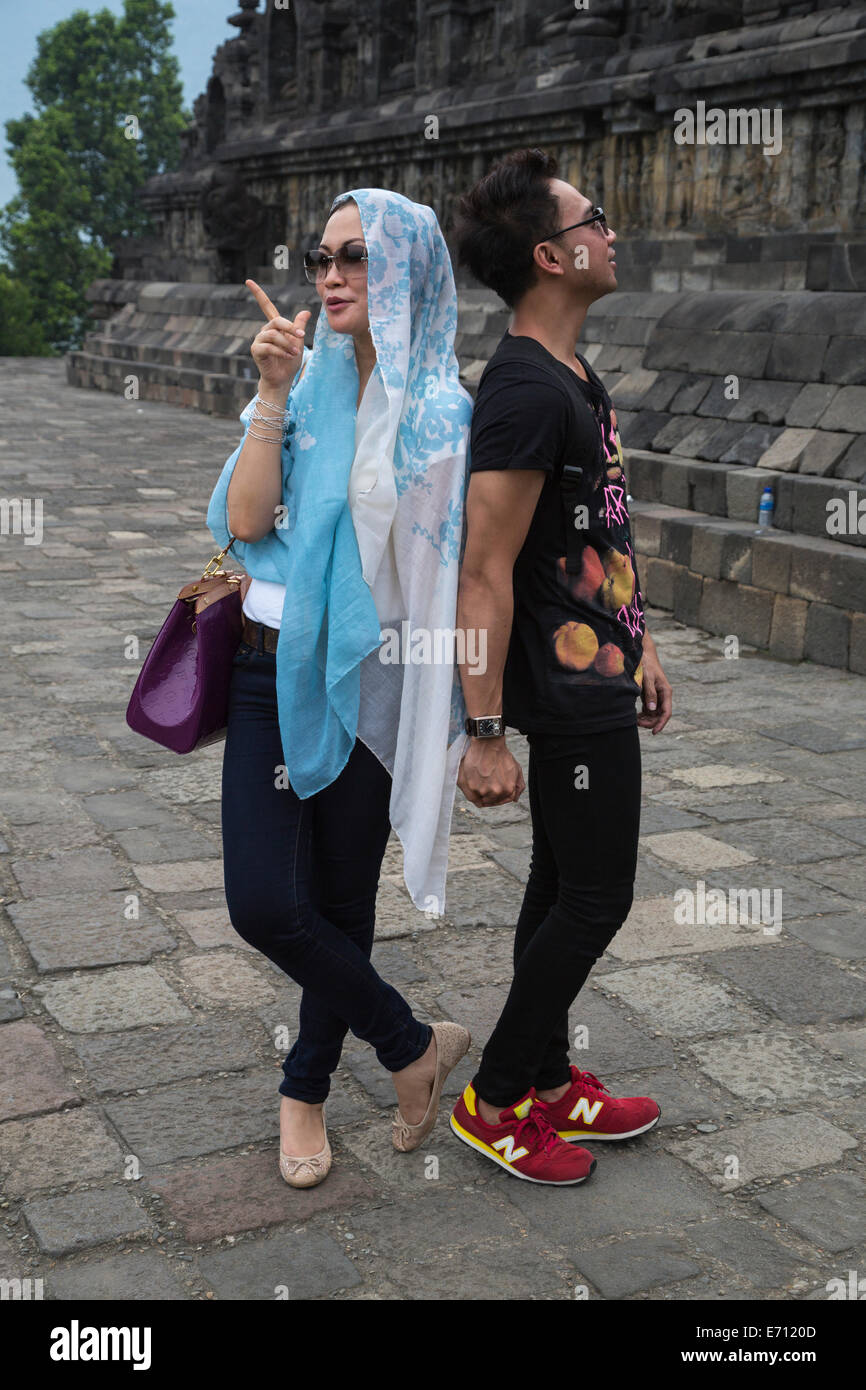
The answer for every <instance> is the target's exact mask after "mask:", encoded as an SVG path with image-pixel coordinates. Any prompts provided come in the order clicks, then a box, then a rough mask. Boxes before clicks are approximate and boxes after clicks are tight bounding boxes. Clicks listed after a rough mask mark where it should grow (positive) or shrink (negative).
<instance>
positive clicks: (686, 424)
mask: <svg viewBox="0 0 866 1390" xmlns="http://www.w3.org/2000/svg"><path fill="white" fill-rule="evenodd" d="M693 425H694V417H693V416H691V415H674V416H669V417H668V423H667V424H666V425H665V426H664V428H663V429H660V430H659V432H658V434H657V435H656V436H655V438H654V439H653V441H652V447H653V449H654V450H657V451H658V452H659V453H667V452H669V451H670V450H671V449H672V448H673V447H674V445H675V444H679V442H680V440H681V439H684V438H685V437H686V435H687V434H688V433H689V431H690V430H691V429H692V428H693Z"/></svg>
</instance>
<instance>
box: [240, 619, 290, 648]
mask: <svg viewBox="0 0 866 1390" xmlns="http://www.w3.org/2000/svg"><path fill="white" fill-rule="evenodd" d="M241 617H242V618H243V625H242V627H241V641H242V642H247V643H248V644H249V645H250V646H251V647H255V649H256V651H261V650H262V649H263V648H264V650H265V651H266V652H275V651H276V650H277V639H278V637H279V635H280V630H279V628H277V627H266V626H265V624H264V623H254V622H253V621H252V619H251V618H248V617H247V615H246V613H242V614H241ZM262 637H263V638H264V643H262V640H261V639H262Z"/></svg>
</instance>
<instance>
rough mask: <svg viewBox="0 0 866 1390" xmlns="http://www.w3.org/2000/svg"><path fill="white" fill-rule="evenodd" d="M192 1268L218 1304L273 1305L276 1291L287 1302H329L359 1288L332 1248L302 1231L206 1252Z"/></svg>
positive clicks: (319, 1235)
mask: <svg viewBox="0 0 866 1390" xmlns="http://www.w3.org/2000/svg"><path fill="white" fill-rule="evenodd" d="M197 1268H198V1271H199V1273H200V1274H201V1275H202V1277H203V1278H204V1279H206V1280H207V1282H208V1283H209V1284H210V1285H211V1287H212V1288H213V1290H214V1292H215V1293H216V1296H217V1298H218V1299H220V1300H226V1299H233V1300H243V1301H245V1302H248V1301H250V1300H252V1301H258V1302H265V1303H268V1302H270V1303H272V1302H273V1300H274V1298H275V1297H277V1294H278V1291H279V1290H280V1289H286V1290H287V1292H288V1297H289V1298H290V1299H321V1298H333V1297H334V1296H335V1295H336V1294H338V1293H341V1292H344V1291H345V1290H346V1289H353V1288H357V1286H358V1285H359V1284H360V1283H361V1276H360V1275H359V1273H358V1271H357V1270H356V1268H355V1266H354V1265H353V1264H352V1262H351V1260H349V1259H348V1258H347V1257H346V1255H344V1254H343V1251H342V1250H341V1249H340V1247H339V1245H338V1244H337V1242H336V1241H335V1240H333V1239H332V1238H331V1237H330V1236H328V1235H325V1234H324V1232H322V1231H314V1230H307V1229H304V1230H302V1231H280V1232H278V1233H277V1234H275V1235H271V1236H263V1237H262V1238H260V1239H258V1240H245V1241H243V1242H242V1243H240V1244H238V1245H236V1246H234V1247H233V1248H231V1249H229V1250H213V1251H208V1252H206V1253H204V1254H202V1255H200V1256H199V1257H198V1261H197Z"/></svg>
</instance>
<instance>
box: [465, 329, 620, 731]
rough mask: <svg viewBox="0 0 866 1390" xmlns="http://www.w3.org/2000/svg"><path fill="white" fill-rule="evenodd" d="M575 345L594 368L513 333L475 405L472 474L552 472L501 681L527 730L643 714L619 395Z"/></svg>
mask: <svg viewBox="0 0 866 1390" xmlns="http://www.w3.org/2000/svg"><path fill="white" fill-rule="evenodd" d="M575 356H576V357H577V359H578V362H579V364H580V366H581V367H582V369H583V373H585V375H583V374H582V373H581V372H579V371H575V370H573V369H572V368H571V367H569V366H568V365H567V364H566V363H564V362H560V361H559V360H558V359H557V358H555V357H553V355H552V354H551V353H549V352H548V351H547V349H546V348H545V347H543V346H542V344H541V343H539V342H538V341H537V340H535V339H534V338H529V337H521V336H513V335H512V334H510V333H508V332H506V333H504V334H503V336H502V339H501V341H500V343H499V346H498V347H497V349H496V351H495V353H494V354H493V356H492V357H491V359H490V361H489V362H488V364H487V366H486V368H485V370H484V372H483V373H482V376H481V380H480V382H479V385H478V392H477V395H476V400H475V408H474V411H473V416H472V439H471V470H472V472H473V473H475V472H482V471H488V470H498V469H517V470H519V469H538V470H540V471H542V472H543V473H544V474H546V477H545V481H544V484H543V486H542V489H541V493H540V495H539V497H538V501H537V503H536V506H535V511H534V513H533V516H532V520H531V522H530V524H529V530H528V531H527V533H526V539H525V541H524V543H523V546H522V548H521V550H520V553H519V554H518V556H517V558H516V560H515V563H514V570H513V581H512V588H513V600H514V608H513V621H512V629H511V638H510V640H509V646H508V655H507V658H506V662H505V668H504V671H503V681H502V711H503V716H504V719H505V723H506V726H507V727H509V728H514V729H519V730H520V731H521V733H532V732H535V733H545V734H551V735H554V734H563V735H570V734H572V733H575V732H579V733H581V734H583V733H594V732H600V731H602V730H604V729H615V728H622V727H625V726H626V725H629V724H634V723H635V722H636V712H635V702H636V699H637V697H638V695H639V693H640V684H641V679H642V672H641V669H640V665H641V659H642V649H643V636H642V633H643V608H642V603H641V593H640V578H639V575H638V569H637V565H636V563H635V556H634V549H633V544H632V538H631V530H630V522H629V515H628V486H627V483H626V478H625V473H624V469H623V463H622V452H621V449H620V447H619V439H618V435H617V429H616V416H615V414H614V412H613V408H612V405H611V401H610V398H609V396H608V394H607V392H606V390H605V388H604V385H603V383H602V381H601V380H600V378H599V377H598V375H597V374H596V372H594V371H593V368H592V367H591V365H590V364H589V363H588V362H587V361H586V359H585V358H582V357H581V356H580V354H577V353H576V354H575ZM576 508H577V509H578V510H575V509H576ZM575 520H577V521H578V525H577V527H575V525H574V522H575Z"/></svg>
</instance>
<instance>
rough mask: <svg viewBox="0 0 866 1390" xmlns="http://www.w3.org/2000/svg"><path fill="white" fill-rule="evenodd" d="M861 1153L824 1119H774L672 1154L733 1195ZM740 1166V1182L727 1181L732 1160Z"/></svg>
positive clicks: (701, 1139)
mask: <svg viewBox="0 0 866 1390" xmlns="http://www.w3.org/2000/svg"><path fill="white" fill-rule="evenodd" d="M856 1147H857V1141H856V1139H854V1138H853V1136H852V1135H850V1134H846V1133H845V1131H844V1130H842V1129H839V1128H838V1127H837V1126H836V1125H833V1124H830V1122H829V1121H828V1120H825V1119H824V1118H823V1117H822V1116H821V1115H819V1114H815V1113H811V1114H810V1113H808V1112H803V1113H798V1114H791V1115H772V1116H769V1117H768V1118H767V1119H762V1120H749V1121H747V1122H746V1123H745V1124H741V1125H736V1126H733V1127H731V1128H730V1129H724V1130H720V1131H719V1133H718V1134H710V1135H706V1136H705V1135H700V1136H698V1137H697V1138H694V1139H682V1140H674V1141H672V1142H670V1151H671V1153H673V1154H676V1156H677V1157H679V1158H682V1159H683V1160H684V1161H685V1162H686V1163H688V1164H689V1165H691V1166H692V1167H693V1168H696V1169H697V1170H698V1172H700V1173H703V1175H704V1176H705V1177H706V1178H708V1179H709V1181H710V1182H711V1183H712V1184H713V1186H714V1187H716V1188H719V1189H720V1190H721V1191H724V1192H732V1191H734V1190H735V1189H736V1188H738V1187H744V1186H745V1185H746V1183H751V1182H754V1181H755V1180H756V1179H760V1178H774V1177H781V1176H782V1175H783V1174H785V1173H799V1172H802V1171H803V1169H806V1168H817V1167H822V1166H823V1165H825V1164H830V1163H838V1162H839V1160H840V1159H841V1158H842V1157H843V1156H844V1155H845V1153H846V1152H847V1151H848V1150H849V1149H853V1148H856ZM730 1156H733V1157H734V1158H736V1159H737V1161H738V1166H737V1172H736V1176H730V1177H729V1176H727V1174H728V1172H729V1171H730V1167H729V1158H730Z"/></svg>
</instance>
